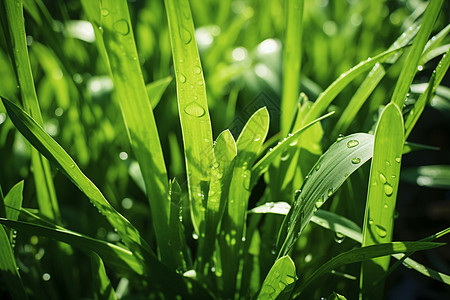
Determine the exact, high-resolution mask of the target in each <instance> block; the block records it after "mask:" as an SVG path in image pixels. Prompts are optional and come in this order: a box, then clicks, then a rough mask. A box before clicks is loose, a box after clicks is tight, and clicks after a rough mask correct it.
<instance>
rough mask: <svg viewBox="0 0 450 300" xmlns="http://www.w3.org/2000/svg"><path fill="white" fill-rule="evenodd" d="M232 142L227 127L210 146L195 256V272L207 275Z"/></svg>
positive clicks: (227, 183)
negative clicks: (211, 153) (207, 182)
mask: <svg viewBox="0 0 450 300" xmlns="http://www.w3.org/2000/svg"><path fill="white" fill-rule="evenodd" d="M236 153H237V149H236V142H235V141H234V138H233V136H232V135H231V132H230V131H229V130H225V131H223V132H222V133H220V134H219V136H218V137H217V140H216V142H215V145H214V160H215V161H214V163H213V165H212V168H211V183H210V186H209V193H208V202H207V204H206V212H205V214H206V215H205V222H204V228H202V230H200V231H201V234H200V237H199V244H198V258H197V260H198V261H197V273H198V274H199V275H200V276H205V277H206V278H207V277H208V276H212V275H213V274H209V273H210V270H211V267H213V266H212V264H213V262H212V258H213V252H214V249H215V247H216V241H217V236H218V231H219V225H220V221H221V219H222V217H223V214H224V212H225V206H226V200H227V196H228V189H229V186H230V181H231V171H232V163H233V160H234V158H235V157H236Z"/></svg>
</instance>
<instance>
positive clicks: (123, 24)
mask: <svg viewBox="0 0 450 300" xmlns="http://www.w3.org/2000/svg"><path fill="white" fill-rule="evenodd" d="M113 28H114V30H115V31H117V32H118V33H119V34H121V35H127V34H128V33H129V32H130V26H129V25H128V22H127V21H126V20H125V19H120V20H118V21H117V22H115V23H114V25H113Z"/></svg>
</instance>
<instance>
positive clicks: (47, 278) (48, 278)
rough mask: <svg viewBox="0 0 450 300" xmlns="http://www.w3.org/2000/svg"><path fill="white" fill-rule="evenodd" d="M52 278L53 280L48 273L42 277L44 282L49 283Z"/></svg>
mask: <svg viewBox="0 0 450 300" xmlns="http://www.w3.org/2000/svg"><path fill="white" fill-rule="evenodd" d="M50 278H51V276H50V274H48V273H44V274H43V275H42V280H44V281H49V280H50Z"/></svg>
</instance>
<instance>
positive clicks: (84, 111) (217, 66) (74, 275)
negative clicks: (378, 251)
mask: <svg viewBox="0 0 450 300" xmlns="http://www.w3.org/2000/svg"><path fill="white" fill-rule="evenodd" d="M128 2H129V3H128V4H129V10H130V14H131V19H132V22H133V24H132V25H133V30H134V34H135V38H136V43H137V49H138V53H139V61H140V63H141V67H142V73H143V75H144V78H145V82H146V83H147V84H149V83H152V82H154V81H156V80H159V79H164V78H166V77H167V76H173V75H174V74H173V67H172V59H171V48H170V41H169V34H168V28H167V19H166V13H165V10H164V4H163V1H139V0H138V1H128ZM190 4H191V9H192V13H193V18H194V24H195V26H196V39H197V43H198V47H199V50H200V55H201V59H202V66H203V70H204V74H205V80H206V88H207V94H208V105H209V109H210V113H211V116H212V125H213V133H214V137H217V135H218V134H219V133H220V132H221V131H222V130H224V129H226V128H230V130H231V131H232V133H233V135H234V136H235V137H237V134H238V133H239V131H240V129H242V126H243V124H244V122H245V121H246V120H247V119H248V117H249V116H250V115H251V114H252V113H253V112H254V111H255V110H256V109H257V108H259V107H261V106H263V105H267V106H268V107H269V111H270V113H271V129H270V135H275V134H276V133H277V132H278V131H279V129H280V128H279V104H280V99H281V89H282V41H283V38H284V29H285V14H286V12H285V6H284V1H282V0H269V1H257V0H248V1H242V0H221V1H215V0H191V1H190ZM24 6H25V20H26V34H27V44H28V46H29V52H30V59H31V64H32V65H31V67H32V70H33V75H34V80H35V84H36V87H37V94H38V99H39V104H40V107H41V110H42V114H43V118H44V121H45V129H46V131H47V132H48V133H49V134H50V135H51V136H52V137H53V138H54V139H55V140H56V141H57V142H58V143H59V144H61V145H62V147H63V148H64V149H65V150H66V151H67V152H68V153H69V154H70V155H71V156H72V157H73V158H74V159H75V160H76V161H77V163H78V165H79V166H80V167H81V168H82V169H83V171H84V172H85V174H86V175H87V176H88V177H89V178H90V179H91V180H92V181H93V182H95V184H96V185H97V186H98V187H99V188H100V190H102V191H103V193H104V194H105V196H106V197H107V199H109V200H110V202H111V204H112V205H113V206H114V207H115V208H116V209H118V210H119V211H120V212H121V213H123V214H124V216H126V217H127V218H128V219H130V220H132V221H133V224H134V225H135V226H136V227H137V228H138V229H139V230H140V231H141V232H145V233H146V237H147V238H148V240H149V241H152V239H153V238H154V237H153V236H152V233H151V232H152V230H151V229H152V228H151V222H150V220H149V215H150V213H149V208H148V205H147V202H146V200H145V198H146V197H145V194H144V192H143V190H142V182H141V179H140V178H141V177H140V175H139V171H138V168H137V164H136V162H135V160H134V157H133V154H132V153H131V151H130V147H129V143H128V139H127V136H126V131H125V127H124V124H123V121H122V117H121V115H120V110H119V108H118V103H117V102H116V101H114V100H113V99H112V96H111V91H112V89H113V84H112V81H111V79H110V78H109V77H108V70H107V69H106V67H105V63H104V57H102V55H101V54H100V53H99V51H98V49H97V46H96V45H95V43H94V42H95V36H94V31H93V28H92V25H91V23H89V22H88V21H87V19H88V18H87V16H86V14H85V13H84V12H83V8H82V4H81V3H80V1H75V0H68V1H50V0H47V1H46V0H25V1H24ZM425 8H426V2H424V1H419V0H397V1H378V0H373V1H366V0H335V1H328V0H315V1H305V12H304V34H303V49H302V51H303V53H302V56H303V58H302V71H301V90H302V92H304V94H305V97H308V98H309V99H310V100H312V101H314V100H315V99H316V98H317V96H318V95H319V93H320V92H321V91H322V90H323V89H324V88H326V87H327V86H328V85H329V84H331V83H332V82H333V81H334V80H335V79H336V78H338V77H339V75H340V74H341V73H343V72H345V71H347V70H348V69H349V68H351V67H352V66H354V65H356V64H357V63H358V62H360V61H362V60H365V59H367V58H368V57H371V56H374V55H376V54H379V53H381V52H382V51H384V50H385V49H387V48H388V47H389V46H390V45H391V44H392V43H393V41H394V40H395V39H396V38H397V37H398V36H400V35H401V33H402V32H404V31H405V30H406V29H407V28H409V27H410V26H411V25H412V24H413V23H414V22H415V21H416V20H417V19H418V18H419V17H420V16H421V14H422V13H423V11H424V9H425ZM449 12H450V8H449V2H448V1H446V2H445V3H444V7H443V9H442V13H441V15H440V17H439V19H438V22H437V24H436V28H443V27H444V26H445V25H446V24H448V23H449ZM94 25H95V26H101V24H94ZM1 26H5V23H4V22H3V20H2V23H1ZM9 51H11V49H8V47H7V45H6V40H5V37H4V36H3V35H0V94H2V95H3V96H5V97H6V98H9V99H14V100H18V99H19V93H18V88H17V82H16V79H15V78H16V76H15V74H14V68H13V66H12V64H11V61H10V59H9V55H8V52H9ZM401 59H404V57H403V58H401ZM437 61H438V60H431V61H430V62H429V63H428V64H427V65H424V66H423V70H422V71H421V73H419V75H418V76H417V77H416V79H418V81H419V82H420V80H421V79H420V78H421V76H423V77H424V80H426V79H427V78H429V75H430V74H429V73H430V72H431V71H430V72H429V70H433V69H434V67H435V64H436V63H437ZM400 68H401V63H399V64H395V65H393V66H392V68H390V69H388V72H387V76H386V77H385V78H384V79H383V80H382V82H381V84H380V85H379V86H378V87H377V88H376V89H375V91H374V93H373V94H372V95H371V97H370V101H367V103H366V104H365V105H364V106H363V108H362V110H361V112H360V113H359V114H358V115H357V117H356V118H355V120H354V121H353V123H352V125H351V126H350V128H349V129H348V131H347V132H337V133H335V132H334V131H333V126H334V125H335V123H336V121H337V120H338V116H339V114H340V113H342V110H343V108H345V106H346V103H347V102H348V100H349V99H350V98H351V97H352V95H353V94H354V92H355V90H356V89H357V88H358V86H359V84H360V83H361V82H362V80H363V79H364V78H363V77H361V79H360V80H356V81H354V82H352V83H351V84H350V85H349V87H348V88H346V89H345V90H344V91H343V92H342V93H341V94H340V95H339V96H338V98H337V99H336V101H335V102H334V103H333V105H332V106H331V107H330V108H329V110H334V111H336V114H335V116H333V117H331V118H330V119H329V120H326V121H325V122H323V132H325V134H323V139H322V143H323V145H322V146H323V148H324V149H326V148H327V147H328V146H329V145H330V144H331V143H332V142H333V141H334V140H335V139H336V138H337V137H338V136H337V134H344V135H345V134H348V133H353V132H369V131H370V130H371V129H372V128H371V126H372V125H373V122H374V120H376V119H377V116H378V109H379V106H380V105H383V104H386V103H387V102H388V100H389V98H390V94H391V93H392V89H393V86H394V84H395V82H396V78H397V77H398V75H399V72H400ZM443 85H447V86H448V85H449V78H448V75H447V78H446V79H444V81H443ZM416 94H417V93H414V91H411V94H410V97H411V99H412V101H413V100H414V97H416ZM449 99H450V97H449V92H448V90H446V89H445V88H443V90H442V91H441V95H440V99H437V100H433V101H434V102H432V103H431V107H428V108H427V109H426V110H425V112H424V115H423V116H422V118H421V121H420V122H419V123H418V125H417V126H416V128H415V130H414V131H413V134H412V135H411V137H410V139H409V140H410V141H413V142H420V143H423V144H427V145H432V146H436V147H439V148H440V149H441V151H431V150H430V151H421V152H417V153H414V154H410V155H408V156H405V161H404V166H405V167H408V166H412V167H414V166H419V165H423V164H427V165H430V164H450V155H449V149H450V139H449V132H450V122H448V120H449V115H450V109H449V107H450V105H449V103H450V102H449ZM177 109H178V108H177V101H176V90H175V84H174V81H172V83H171V84H170V85H169V87H168V89H167V90H166V92H165V93H164V95H163V97H162V99H161V101H160V102H159V103H158V104H157V106H156V107H155V109H154V112H155V118H156V122H157V126H158V131H159V133H160V138H161V142H162V147H163V150H164V156H165V160H166V164H167V166H168V172H169V177H171V178H172V177H177V179H178V181H179V182H180V183H183V182H184V181H185V175H184V161H183V159H184V158H183V155H182V149H181V145H182V143H181V130H180V123H179V118H178V110H177ZM277 118H278V119H277ZM331 132H333V134H331ZM29 148H30V145H29V144H28V143H27V142H26V141H25V139H24V138H23V137H22V136H21V135H20V134H19V133H18V132H17V131H16V130H15V129H14V127H13V124H12V123H11V121H10V120H9V119H8V117H7V115H6V112H5V109H4V107H3V106H1V104H0V159H1V163H0V164H1V170H0V182H1V185H2V187H3V189H4V192H5V191H8V190H9V189H10V188H11V187H12V186H13V185H14V184H15V183H17V182H18V181H20V180H22V179H25V190H24V194H25V196H24V207H31V208H33V207H37V204H36V202H35V201H36V200H35V191H34V184H33V176H32V174H31V173H30V172H31V171H32V170H30V168H29V164H30V151H29V150H30V149H29ZM321 153H322V149H318V150H317V151H311V153H309V156H307V157H310V158H309V159H304V160H303V161H302V163H304V164H305V165H302V169H303V168H304V169H305V170H309V169H310V168H311V167H312V165H313V164H314V162H315V160H316V159H317V157H318V156H319V155H320V154H321ZM365 167H366V168H368V166H365ZM53 171H54V182H55V186H56V192H57V196H58V201H59V204H60V208H61V213H62V219H63V220H64V222H65V226H66V227H67V228H70V229H72V230H75V231H79V232H82V233H84V234H87V235H90V236H93V237H97V238H100V239H105V240H108V241H113V242H114V241H117V240H118V236H117V234H116V233H114V231H113V230H112V228H111V227H110V226H109V225H108V224H107V223H106V221H105V220H103V218H98V217H96V216H97V215H98V212H97V211H96V210H95V208H93V207H92V206H91V205H90V204H89V202H88V201H84V200H83V199H81V198H83V197H84V196H83V195H82V194H81V193H80V192H79V191H78V190H77V189H76V187H75V186H73V185H72V184H71V183H70V182H69V181H68V180H67V179H66V178H65V177H64V176H63V175H62V174H60V173H59V172H58V171H57V170H53ZM366 171H367V170H366ZM366 173H367V172H358V173H357V174H355V175H353V176H352V178H351V181H347V182H346V184H345V185H344V188H343V189H342V191H341V192H340V193H338V194H337V195H336V196H335V197H334V200H333V201H330V203H328V204H327V207H328V209H330V210H333V211H337V212H339V213H342V214H343V215H347V216H348V217H349V218H351V219H352V220H354V221H355V222H357V223H358V224H361V223H362V216H363V214H362V213H361V212H362V211H363V206H364V199H365V197H366V195H365V190H366V186H367V178H365V177H364V176H365V175H364V174H366ZM412 176H413V175H412ZM412 178H413V180H412V183H411V180H410V181H409V182H403V183H401V186H400V192H399V197H400V198H399V200H398V218H397V220H396V231H395V235H396V236H395V238H394V240H417V239H420V238H423V237H425V236H427V235H429V234H432V233H434V232H436V231H438V230H440V229H442V228H444V227H446V226H448V222H449V221H450V219H449V216H450V205H449V202H450V194H449V191H448V190H446V189H429V188H421V189H416V188H415V186H416V184H415V182H414V178H417V176H416V177H414V176H413V177H412ZM182 187H183V189H184V190H186V186H185V184H184V186H182ZM262 188H263V185H261V184H259V185H258V186H257V189H256V190H255V191H254V193H253V198H252V199H255V200H254V201H253V202H251V205H255V202H256V201H258V200H259V198H260V197H261V195H262V193H263V191H262ZM298 188H299V187H298ZM265 197H267V195H266V196H265ZM346 198H353V199H355V201H357V200H358V199H359V200H360V201H359V203H352V204H349V203H345V199H346ZM276 200H279V199H276ZM341 200H342V201H341ZM186 211H187V209H186ZM264 218H266V219H271V218H272V219H274V220H272V221H270V222H265V223H264V224H266V227H267V228H263V230H262V232H261V239H269V240H273V241H275V238H276V234H277V231H278V229H277V228H275V227H274V226H273V225H271V224H274V223H273V222H275V223H279V222H281V220H282V217H280V216H276V215H268V216H265V217H264ZM186 219H188V218H186ZM424 225H426V226H424ZM188 231H189V230H188ZM307 231H308V234H307V233H305V234H304V235H302V238H301V239H300V241H299V243H298V246H297V247H298V249H297V250H298V251H296V255H297V257H296V263H297V268H298V269H300V270H304V272H312V271H313V270H314V266H318V265H320V264H322V263H323V262H324V261H326V260H327V259H328V258H329V257H331V256H333V255H336V254H337V253H340V252H342V251H344V250H343V249H350V248H351V247H353V246H355V245H356V244H355V243H354V242H352V241H348V240H343V239H342V237H339V236H335V237H333V233H332V232H330V231H326V230H324V229H321V228H318V227H317V226H314V225H311V226H309V227H308V228H307ZM191 232H192V231H191ZM312 232H313V233H312ZM53 243H56V242H53V241H49V240H47V239H45V238H40V237H39V238H38V237H37V236H26V235H25V234H19V235H18V236H17V243H16V248H15V251H16V254H17V255H18V260H17V261H18V263H19V268H20V269H21V270H22V274H23V277H24V281H25V282H28V283H31V284H30V288H32V289H33V293H34V295H35V296H36V299H59V297H60V295H66V296H67V297H68V299H81V298H83V297H88V295H89V289H86V285H87V286H88V287H90V283H88V282H86V280H87V278H90V277H89V276H90V275H89V274H90V269H89V268H90V264H89V259H87V256H86V255H85V254H83V253H81V252H80V251H79V250H76V249H75V250H72V249H71V248H67V249H66V250H67V251H75V252H74V253H72V254H71V255H67V259H68V260H67V261H64V265H68V266H69V265H70V260H72V263H75V262H76V265H77V268H64V267H61V265H62V264H63V262H59V261H54V260H52V253H51V252H52V251H56V250H51V249H56V248H52V247H47V245H48V244H53ZM189 243H191V244H194V241H193V239H191V240H189ZM266 250H267V254H262V255H267V256H268V257H270V256H273V254H272V253H271V249H266ZM272 250H273V249H272ZM443 251H445V249H444V250H443ZM424 253H425V254H422V256H420V255H419V256H418V258H416V259H418V260H419V261H425V262H428V265H430V266H432V267H434V268H436V269H439V270H441V271H443V272H445V273H450V264H449V261H450V256H449V254H448V253H442V252H440V249H437V251H434V252H433V253H431V252H430V253H428V252H424ZM427 255H428V256H427ZM58 257H61V256H58ZM272 259H273V257H272ZM262 261H263V260H262ZM267 263H268V264H267V265H261V273H262V274H263V273H264V271H263V270H266V271H265V272H267V270H268V268H270V266H271V264H272V261H271V259H269V260H267ZM352 267H354V268H353V269H352ZM347 270H348V272H349V273H353V274H357V273H358V271H355V270H358V266H348V269H347ZM305 276H306V274H305ZM419 276H420V275H416V274H415V273H413V272H409V273H408V272H405V269H403V270H397V271H396V272H394V275H393V276H392V277H391V278H392V280H391V281H389V282H391V283H392V284H391V285H388V295H389V298H390V299H400V298H403V299H419V297H418V296H417V297H416V296H412V297H411V298H410V297H408V296H404V297H403V296H402V297H399V296H397V295H398V293H402V292H404V291H405V289H404V288H403V289H402V287H404V286H406V287H407V289H406V290H408V291H410V292H412V291H414V293H415V295H421V298H420V299H432V298H434V297H435V296H436V297H438V296H442V295H445V293H446V292H447V293H448V292H449V290H448V288H447V287H445V286H444V285H438V288H435V286H434V284H435V283H434V282H432V280H428V281H427V280H425V279H424V278H423V277H419ZM346 277H348V276H346V275H343V274H335V275H334V276H330V277H329V278H328V277H327V278H325V279H323V280H321V281H320V285H321V289H318V290H320V293H321V294H317V293H314V292H310V293H311V294H308V295H305V297H306V298H307V299H320V297H322V296H327V295H329V294H330V292H332V291H333V290H341V289H347V291H352V289H353V290H354V291H356V290H357V288H358V281H357V280H351V278H350V279H348V278H346ZM422 280H424V281H425V283H423V282H422ZM419 281H420V282H421V283H420V284H417V282H419ZM112 282H113V283H114V285H115V286H117V284H119V282H120V284H123V286H126V283H123V282H124V279H122V280H121V279H120V278H112ZM120 284H119V286H120ZM327 286H330V287H329V288H327ZM0 288H3V287H1V286H0ZM124 289H126V288H124ZM67 290H70V291H71V292H70V293H69V294H67V293H64V291H67ZM311 290H312V291H313V290H314V288H312V289H311ZM3 292H4V291H0V295H3V294H4V293H3ZM118 292H122V293H125V292H124V291H121V290H120V288H118ZM347 295H348V296H349V297H350V298H349V299H352V298H351V295H352V292H349V293H348V294H347ZM447 295H448V294H447ZM414 297H416V298H414ZM134 299H136V298H134Z"/></svg>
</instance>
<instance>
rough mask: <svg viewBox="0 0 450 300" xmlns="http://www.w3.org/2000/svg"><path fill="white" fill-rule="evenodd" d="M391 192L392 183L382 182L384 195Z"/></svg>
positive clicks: (389, 194) (388, 194)
mask: <svg viewBox="0 0 450 300" xmlns="http://www.w3.org/2000/svg"><path fill="white" fill-rule="evenodd" d="M393 192H394V188H392V185H390V184H389V183H387V182H386V183H385V184H384V193H385V194H386V196H391V195H392V193H393Z"/></svg>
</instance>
